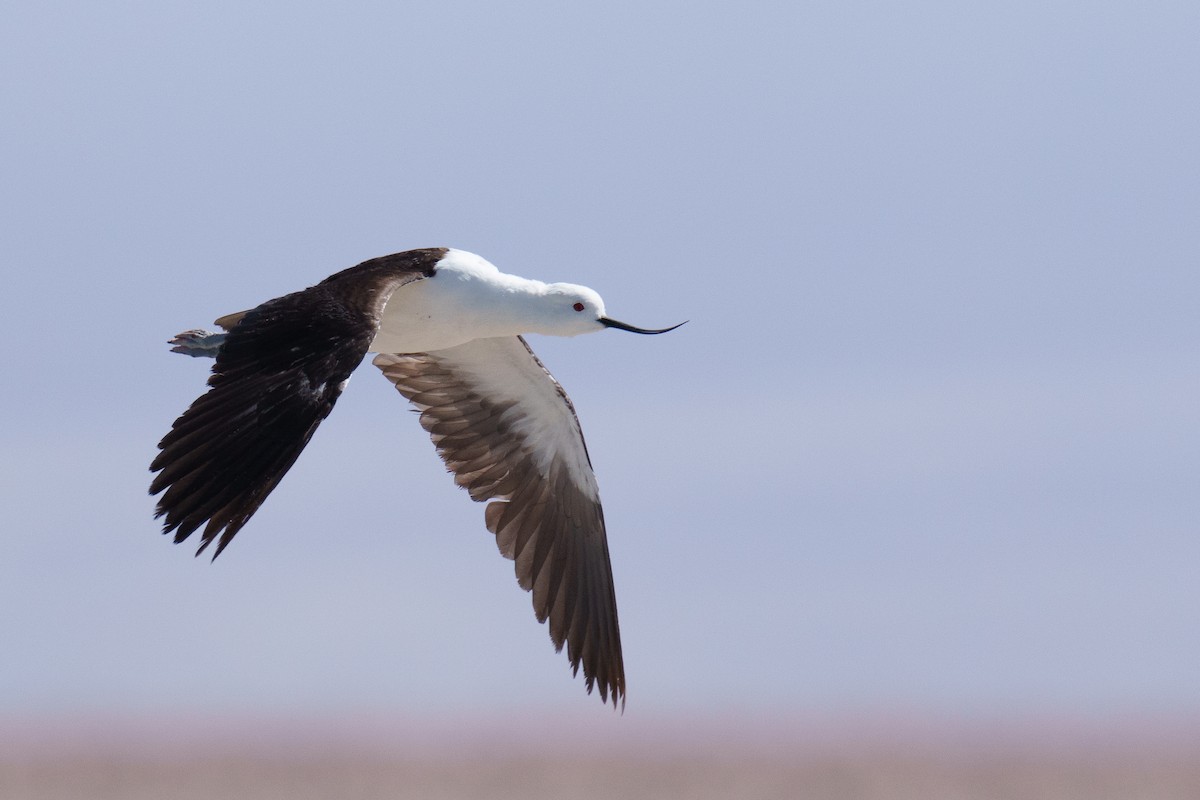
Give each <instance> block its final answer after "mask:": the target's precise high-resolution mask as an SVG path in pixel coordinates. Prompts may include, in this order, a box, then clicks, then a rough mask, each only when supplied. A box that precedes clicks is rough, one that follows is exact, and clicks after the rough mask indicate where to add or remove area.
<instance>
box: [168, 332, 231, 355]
mask: <svg viewBox="0 0 1200 800" xmlns="http://www.w3.org/2000/svg"><path fill="white" fill-rule="evenodd" d="M224 343H225V334H223V333H214V332H212V331H206V330H204V329H202V328H193V329H192V330H190V331H184V332H183V333H180V334H178V335H176V336H175V338H174V339H171V340H170V341H169V342H167V344H173V345H175V346H174V347H172V348H171V352H172V353H183V354H184V355H187V356H194V357H196V358H201V357H203V358H216V357H217V351H218V350H220V349H221V345H222V344H224Z"/></svg>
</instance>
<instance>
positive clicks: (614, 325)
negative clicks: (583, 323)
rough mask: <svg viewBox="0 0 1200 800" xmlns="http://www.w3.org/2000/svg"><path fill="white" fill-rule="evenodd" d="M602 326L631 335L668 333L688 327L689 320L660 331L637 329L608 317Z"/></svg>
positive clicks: (603, 318)
mask: <svg viewBox="0 0 1200 800" xmlns="http://www.w3.org/2000/svg"><path fill="white" fill-rule="evenodd" d="M600 324H601V325H604V326H605V327H608V328H616V329H617V330H622V331H629V332H631V333H666V332H667V331H673V330H675V329H676V328H678V327H679V325H686V324H687V320H684V321H683V322H681V323H679V325H672V326H671V327H669V328H660V329H659V330H650V329H649V328H635V327H634V326H632V325H627V324H626V323H624V322H618V321H617V320H615V319H609V318H608V317H601V318H600Z"/></svg>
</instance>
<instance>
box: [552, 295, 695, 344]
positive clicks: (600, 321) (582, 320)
mask: <svg viewBox="0 0 1200 800" xmlns="http://www.w3.org/2000/svg"><path fill="white" fill-rule="evenodd" d="M542 297H543V300H542V308H541V310H542V311H543V320H542V321H543V323H544V326H545V327H544V328H543V329H541V330H539V331H538V333H547V334H550V335H552V336H578V335H579V334H581V333H595V332H596V331H602V330H604V329H605V328H616V329H618V330H622V331H631V332H632V333H666V332H667V331H673V330H675V329H676V328H678V327H679V325H682V324H684V323H682V322H681V323H679V325H672V326H671V327H669V328H661V329H658V330H651V329H648V328H637V327H634V326H633V325H628V324H626V323H624V322H618V321H617V320H615V319H612V318H610V317H609V316H608V315H607V314H606V313H605V310H604V300H603V298H601V297H600V295H599V293H597V292H596V290H595V289H589V288H588V287H587V286H580V285H578V284H575V283H551V284H547V285H546V290H545V293H544V294H543V295H542Z"/></svg>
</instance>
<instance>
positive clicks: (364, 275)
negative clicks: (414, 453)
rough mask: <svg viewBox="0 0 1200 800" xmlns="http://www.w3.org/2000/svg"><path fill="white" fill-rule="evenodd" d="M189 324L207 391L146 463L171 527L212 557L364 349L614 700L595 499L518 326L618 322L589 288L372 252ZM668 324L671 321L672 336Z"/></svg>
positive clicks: (576, 442) (621, 680)
mask: <svg viewBox="0 0 1200 800" xmlns="http://www.w3.org/2000/svg"><path fill="white" fill-rule="evenodd" d="M217 324H218V325H220V326H221V327H222V328H224V329H225V330H226V333H225V334H214V333H209V332H207V331H189V332H187V333H184V334H180V335H179V336H178V337H176V338H175V339H174V340H172V343H173V344H175V345H176V347H175V348H174V349H175V350H176V351H178V352H183V353H188V354H191V355H209V356H212V355H215V357H216V364H215V365H214V366H213V372H212V375H211V377H210V378H209V381H208V384H209V389H208V391H207V392H206V393H205V394H203V395H201V396H200V397H199V398H198V399H197V400H196V401H195V402H194V403H192V405H191V407H189V408H188V410H187V411H185V412H184V414H183V415H182V416H181V417H179V419H177V420H176V421H175V424H174V425H173V426H172V429H171V431H170V432H169V433H168V434H167V435H166V436H165V437H163V439H162V441H161V442H160V443H159V450H160V452H159V454H158V456H157V457H156V458H155V459H154V461H153V463H152V464H151V467H150V468H151V470H152V471H155V472H157V473H158V474H157V475H156V476H155V477H154V480H153V482H152V483H151V486H150V492H151V494H160V493H161V497H160V498H159V501H158V508H157V513H158V516H160V517H164V518H165V519H164V525H163V532H164V533H171V532H174V535H175V541H176V542H182V541H183V540H185V539H187V538H188V537H189V536H190V535H191V534H192V533H194V532H196V531H200V539H201V543H200V547H199V550H198V551H197V554H199V553H200V552H203V551H204V550H205V549H206V548H207V547H208V546H209V545H210V544H212V543H213V542H214V541H216V543H217V544H216V547H215V550H214V556H213V557H214V558H215V557H216V555H219V554H220V553H221V551H222V550H224V549H225V547H226V546H227V545H228V544H229V542H230V541H231V540H232V539H233V537H234V536H235V535H236V534H237V532H238V531H239V530H241V528H242V527H243V526H244V525H245V524H246V522H247V521H248V520H249V519H250V517H251V516H252V515H253V514H254V512H255V511H256V510H257V509H258V508H259V506H261V505H262V503H263V501H264V500H265V499H266V497H267V495H269V494H270V492H271V491H272V490H273V489H274V488H275V486H276V485H278V483H279V481H280V480H281V479H282V478H283V476H284V475H285V474H286V473H287V471H288V469H289V468H291V466H292V464H293V463H295V461H296V459H297V457H299V455H300V453H301V451H302V450H303V449H304V446H305V445H306V444H307V443H308V441H309V439H310V438H311V437H312V435H313V433H314V432H315V431H316V429H317V426H318V425H319V424H320V423H321V420H323V419H324V418H325V417H326V416H328V415H329V413H330V411H332V410H333V406H334V404H335V403H336V402H337V399H338V397H339V396H340V394H341V392H342V390H343V389H344V388H345V385H346V381H347V380H348V378H349V377H350V373H351V372H352V371H353V370H354V369H355V367H357V366H358V364H359V363H360V362H361V361H362V359H363V356H364V355H365V354H366V353H367V352H376V353H378V355H377V356H376V357H375V359H374V364H375V365H376V366H377V367H379V368H380V370H381V371H382V372H383V374H384V376H385V377H386V378H387V379H388V380H390V381H391V382H392V383H393V384H394V385H395V386H396V388H397V389H398V390H399V391H400V393H401V394H402V395H404V397H406V398H408V399H409V400H410V401H411V402H412V404H413V405H414V406H416V408H417V409H418V410H419V411H420V420H421V424H422V426H423V427H424V428H425V430H427V431H428V432H429V434H430V436H431V438H432V439H433V442H434V445H435V446H436V447H437V450H438V453H439V454H440V455H441V457H442V459H443V460H444V461H445V463H446V465H447V467H448V469H449V470H450V471H451V472H452V473H453V474H454V477H455V481H456V482H457V483H458V484H459V485H460V486H462V487H463V488H465V489H467V491H468V492H469V493H470V495H471V498H472V499H474V500H477V501H481V502H485V501H490V502H489V503H488V506H487V508H486V510H485V515H484V518H485V522H486V525H487V528H488V530H490V531H491V532H492V533H493V534H495V536H496V541H497V544H498V545H499V548H500V551H501V552H502V553H503V554H504V555H505V556H506V557H508V558H510V559H512V560H513V561H514V562H515V565H516V573H517V580H518V582H519V583H520V585H521V587H522V588H524V589H526V590H529V591H531V592H532V594H533V606H534V611H535V613H536V615H537V618H538V620H539V621H541V622H548V623H549V629H550V638H551V640H552V641H553V643H554V646H555V649H556V650H561V649H562V647H563V646H566V648H567V656H568V658H569V659H570V662H571V665H572V668H573V670H574V671H575V672H578V670H579V669H580V668H581V667H582V669H583V672H584V676H585V678H586V681H587V689H588V691H589V692H591V690H592V688H593V686H596V687H598V689H599V693H600V697H601V699H602V700H605V701H606V702H607V701H608V700H609V699H611V701H612V703H613V704H614V706H615V705H617V703H618V701H620V702H621V703H622V704H623V703H624V698H625V672H624V665H623V660H622V653H621V640H620V629H619V625H618V620H617V605H616V596H615V593H614V590H613V579H612V569H611V566H610V563H609V555H608V543H607V538H606V533H605V527H604V515H603V511H602V509H601V506H600V497H599V491H598V488H597V485H596V479H595V476H594V474H593V473H592V469H591V462H590V460H589V457H588V453H587V447H586V445H585V444H584V440H583V433H582V431H581V429H580V427H579V421H578V418H577V417H576V415H575V410H574V408H573V406H572V405H571V401H570V399H569V398H568V397H567V395H566V393H565V392H564V391H563V389H562V387H561V386H560V385H559V384H558V382H557V381H556V380H555V379H554V378H553V376H551V375H550V373H549V372H548V371H547V370H546V369H545V367H544V366H543V365H542V363H541V362H540V361H539V360H538V359H537V357H536V356H535V355H534V354H533V351H532V350H531V349H530V348H529V346H528V345H527V344H526V343H525V340H524V339H523V338H522V336H521V334H523V333H546V334H551V335H562V336H573V335H577V334H580V333H587V332H591V331H598V330H603V329H604V328H606V327H611V328H618V329H623V330H630V331H633V332H636V333H662V332H665V330H672V328H667V329H664V330H663V331H658V330H644V329H641V328H635V327H633V326H630V325H626V324H625V323H621V322H617V321H615V320H612V319H610V318H608V317H607V316H606V315H605V311H604V303H603V301H602V300H601V299H600V296H599V295H598V294H596V293H595V292H594V291H592V290H591V289H588V288H587V287H583V286H577V285H574V284H561V283H558V284H546V283H542V282H540V281H530V280H527V279H524V278H518V277H516V276H512V275H506V274H504V273H501V272H500V271H499V270H497V269H496V268H495V267H494V266H492V265H491V264H489V263H488V262H487V261H484V260H483V259H482V258H480V257H478V256H475V255H472V254H470V253H465V252H463V251H460V250H452V249H447V248H430V249H424V250H410V251H406V252H403V253H396V254H394V255H390V256H383V257H381V258H376V259H372V260H370V261H366V262H363V263H362V264H359V265H358V266H356V267H351V268H350V269H347V270H343V271H342V272H339V273H337V274H335V275H332V276H330V277H329V278H326V279H325V280H324V281H321V282H320V283H319V284H317V285H316V286H312V287H310V288H308V289H305V290H303V291H300V292H295V293H293V294H289V295H285V296H283V297H280V298H276V299H274V300H269V301H267V302H266V303H263V304H262V305H260V306H258V307H257V308H254V309H252V310H250V311H246V312H242V313H238V314H231V315H228V316H226V317H222V318H220V319H218V320H217ZM676 327H677V326H676Z"/></svg>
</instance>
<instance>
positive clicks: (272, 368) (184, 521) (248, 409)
mask: <svg viewBox="0 0 1200 800" xmlns="http://www.w3.org/2000/svg"><path fill="white" fill-rule="evenodd" d="M444 253H445V251H444V250H442V249H433V250H412V251H408V252H406V253H397V254H395V255H392V256H384V257H382V258H376V259H372V260H370V261H366V262H363V263H362V264H359V265H358V266H356V267H351V268H350V269H349V270H343V271H342V272H339V273H337V274H336V275H333V276H331V277H330V278H327V279H326V280H324V281H322V282H321V283H319V284H317V285H316V286H312V287H309V288H308V289H305V290H303V291H301V292H295V293H293V294H289V295H286V296H284V297H279V298H276V299H274V300H269V301H267V302H266V303H263V304H262V305H260V306H258V307H257V308H254V309H252V310H250V311H245V312H239V313H237V314H231V315H228V316H225V317H222V318H221V319H220V320H218V324H220V325H222V326H223V327H226V328H227V329H228V330H229V333H228V334H227V335H226V337H225V340H224V342H223V343H222V344H221V347H220V349H219V350H218V351H217V360H216V363H215V364H214V366H213V373H212V376H211V377H210V378H209V380H208V385H209V388H208V391H207V392H206V393H205V394H203V395H201V396H200V397H199V398H197V399H196V401H195V402H194V403H192V405H191V407H189V408H188V410H187V411H185V412H184V413H183V415H182V416H180V417H179V419H177V420H176V421H175V424H174V425H173V426H172V428H171V430H170V432H168V433H167V435H166V436H164V437H163V438H162V441H160V442H159V445H158V447H159V453H158V455H157V457H156V458H155V459H154V461H153V462H152V463H151V465H150V469H151V471H153V472H157V473H158V474H157V475H156V476H155V477H154V479H153V480H152V481H151V484H150V493H151V494H161V495H162V496H161V497H160V498H159V501H158V507H157V514H156V516H158V517H165V518H166V519H165V520H164V523H163V533H171V532H174V534H175V541H176V542H182V541H183V540H185V539H187V538H188V537H189V536H191V535H192V534H193V533H194V532H196V531H197V530H200V528H201V527H203V532H202V533H201V542H200V547H199V549H198V550H197V555H199V554H200V553H201V552H203V551H204V549H205V548H207V547H208V546H209V545H210V544H211V543H212V542H213V541H214V540H217V541H218V543H217V547H216V550H215V552H214V555H213V558H216V557H217V556H218V555H220V553H221V551H222V550H224V549H225V547H226V546H227V545H228V544H229V542H230V541H231V540H232V539H233V537H234V536H235V535H236V534H237V532H238V531H239V530H241V528H242V526H244V525H245V524H246V522H247V521H248V520H249V519H250V517H251V516H253V514H254V512H255V511H257V510H258V508H259V507H260V506H261V505H262V503H263V501H264V500H266V498H267V496H268V495H269V494H270V493H271V491H272V490H274V488H275V487H276V486H277V485H278V484H279V481H280V480H282V478H283V476H284V475H285V474H286V473H287V471H288V470H289V469H291V467H292V465H293V464H294V463H295V462H296V459H297V458H298V457H299V456H300V453H301V451H303V450H304V447H305V445H307V444H308V441H309V439H311V438H312V435H313V433H314V432H315V431H316V429H317V426H318V425H320V424H321V421H322V420H324V419H325V417H327V416H328V415H329V412H330V411H332V410H333V406H334V404H335V403H336V402H337V399H338V397H339V396H340V395H341V393H342V389H343V387H344V386H345V382H346V380H347V379H348V378H349V377H350V373H351V372H352V371H353V370H354V368H355V367H356V366H358V363H359V362H360V361H362V358H363V356H364V355H365V354H366V352H367V348H368V346H369V345H370V343H371V339H372V338H373V337H374V335H375V331H376V330H377V329H378V327H379V317H380V314H381V312H382V310H383V306H384V304H385V303H386V302H387V299H388V297H390V296H391V294H392V292H394V291H395V290H396V289H398V288H399V287H401V286H403V285H405V284H406V283H409V282H411V281H414V280H419V279H421V278H423V277H428V276H429V275H432V274H433V269H434V265H435V264H436V263H437V261H438V260H439V259H440V258H441V256H442V255H444Z"/></svg>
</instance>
